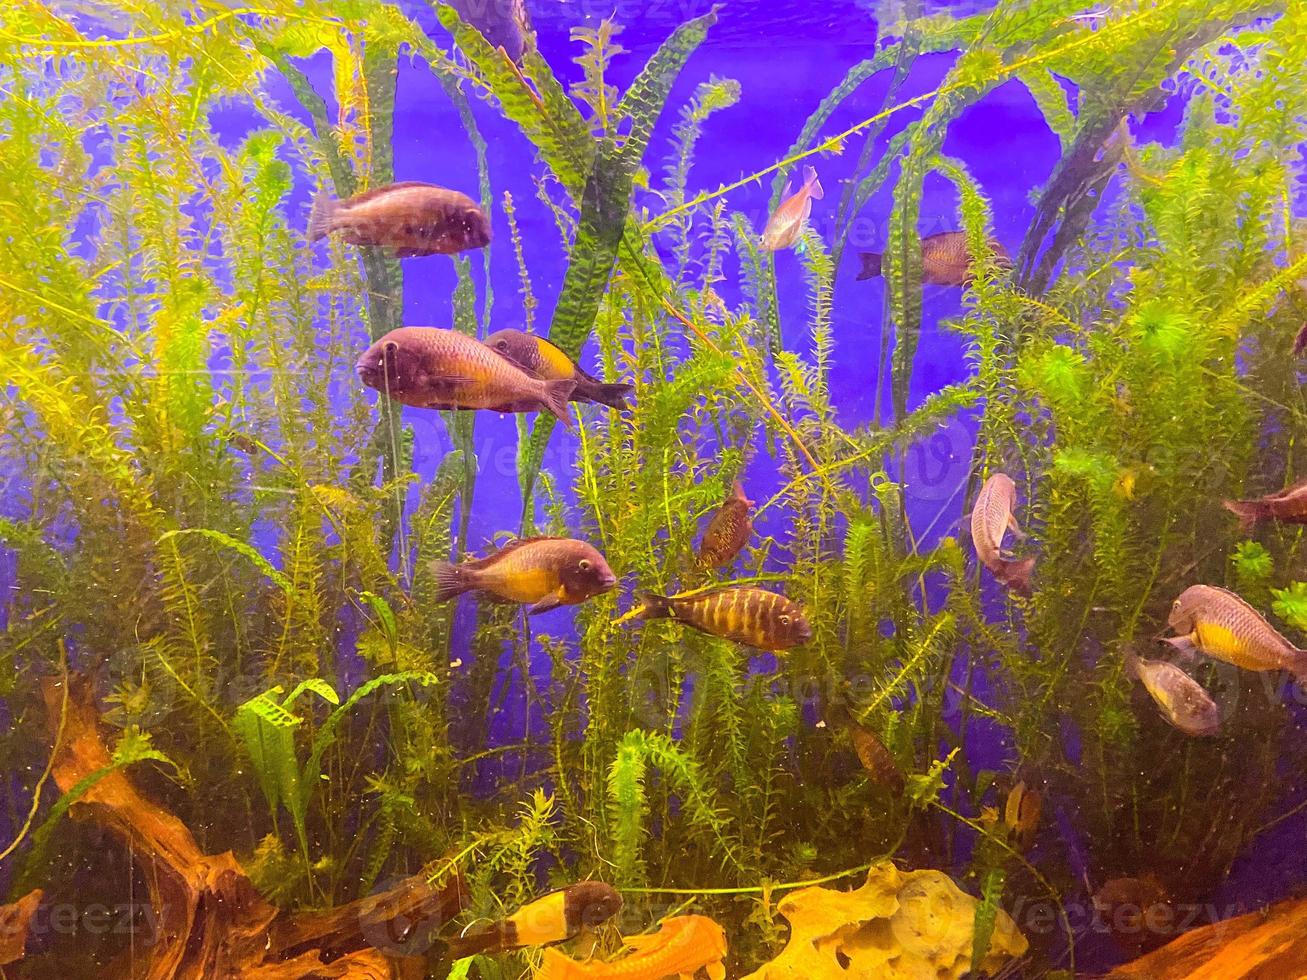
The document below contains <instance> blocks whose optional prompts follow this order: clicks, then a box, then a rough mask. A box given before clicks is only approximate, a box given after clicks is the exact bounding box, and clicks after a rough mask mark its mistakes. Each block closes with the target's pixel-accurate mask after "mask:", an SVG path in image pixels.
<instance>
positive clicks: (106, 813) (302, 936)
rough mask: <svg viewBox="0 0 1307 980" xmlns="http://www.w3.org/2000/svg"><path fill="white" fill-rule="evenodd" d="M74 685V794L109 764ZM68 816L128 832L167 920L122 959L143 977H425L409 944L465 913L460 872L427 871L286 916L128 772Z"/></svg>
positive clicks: (85, 695) (80, 689)
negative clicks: (205, 849) (437, 875)
mask: <svg viewBox="0 0 1307 980" xmlns="http://www.w3.org/2000/svg"><path fill="white" fill-rule="evenodd" d="M60 683H61V682H60V681H59V680H58V679H52V680H50V681H47V682H46V684H45V688H44V694H45V701H46V705H47V707H48V708H49V714H50V718H51V728H52V731H54V730H56V726H57V724H58V718H59V714H60V709H61V705H62V703H63V697H64V692H63V691H62V689H61V687H60ZM70 683H71V689H70V690H69V692H68V706H67V717H66V719H65V722H64V734H63V739H62V741H61V743H60V744H59V745H58V746H56V748H55V760H54V766H53V769H52V774H53V776H54V780H55V782H56V783H57V784H58V786H59V788H60V789H61V790H63V791H64V792H67V791H68V790H69V789H70V788H72V787H73V786H74V785H76V784H77V783H78V782H79V781H80V780H81V779H83V778H84V777H86V776H88V775H90V774H92V773H95V772H97V771H99V770H101V769H104V768H105V767H106V766H108V765H109V764H110V755H109V751H108V749H107V748H106V746H105V744H104V740H103V738H102V737H101V734H100V728H99V715H98V712H97V711H96V708H95V705H94V703H93V700H92V698H91V696H90V691H89V686H88V685H86V684H85V683H84V682H83V681H81V680H79V679H77V678H74V679H73V680H72V681H71V682H70ZM69 814H70V816H72V817H73V818H75V819H79V820H90V821H93V822H94V823H96V824H98V825H100V826H101V827H105V828H107V829H109V830H111V831H113V832H114V833H115V834H117V835H118V836H119V837H121V838H123V840H124V841H125V842H127V843H128V844H129V845H130V846H131V852H132V855H133V857H134V859H135V861H136V862H137V863H138V864H139V865H140V866H141V869H142V872H143V874H142V877H143V878H144V880H145V882H146V884H147V887H148V889H149V899H150V903H151V905H152V906H153V908H154V911H155V914H156V916H157V927H156V935H155V937H154V941H153V942H152V943H151V944H150V946H149V948H148V949H146V950H144V951H141V950H140V949H138V950H137V951H136V953H135V957H134V960H133V962H131V963H130V964H128V963H124V964H122V970H121V972H122V974H123V975H129V976H131V977H132V978H133V980H171V978H178V980H214V978H237V977H241V978H255V980H316V978H324V980H325V978H343V980H403V978H407V977H411V976H414V975H417V976H421V973H422V969H421V960H420V958H415V957H412V956H405V955H403V952H404V949H405V948H406V946H407V948H409V949H412V946H411V945H408V944H410V943H411V942H412V940H413V939H414V938H415V937H418V936H425V935H427V934H428V933H429V932H430V931H432V930H434V929H436V928H439V926H440V925H441V924H442V923H444V922H447V921H449V920H450V919H451V918H453V917H454V916H455V915H457V914H458V912H459V911H460V910H461V909H462V905H463V901H464V898H465V895H464V891H463V883H462V881H461V880H460V879H458V878H454V879H453V880H452V881H451V882H450V883H449V884H447V885H445V886H444V887H443V888H440V889H436V888H433V887H432V886H431V885H429V884H428V883H427V881H426V878H425V877H424V876H422V875H416V876H414V877H412V878H408V879H406V880H405V881H403V882H401V883H400V884H399V885H398V886H396V887H395V888H392V889H390V890H389V891H387V892H384V893H382V894H380V895H373V896H370V897H368V898H365V899H361V900H359V901H357V902H353V903H351V904H349V905H344V906H341V907H339V908H336V909H331V910H327V911H323V912H300V913H295V914H291V913H283V912H282V911H280V910H279V909H277V908H276V907H275V906H273V905H272V904H271V903H269V902H268V901H267V900H266V899H264V898H263V897H262V896H261V895H260V894H259V893H258V891H257V890H256V889H255V887H254V885H253V884H252V883H251V881H250V879H249V876H248V875H246V873H245V871H244V869H243V868H242V867H241V866H240V863H239V862H238V861H237V860H236V858H235V856H234V855H233V854H232V853H231V852H230V851H228V852H226V853H224V854H203V853H201V852H200V849H199V846H198V845H197V844H196V842H195V838H194V837H193V836H192V835H191V832H190V831H189V830H188V829H187V828H186V826H185V825H184V824H183V823H182V822H181V821H180V820H178V819H177V817H176V816H174V815H173V814H171V813H169V812H168V811H166V810H164V809H163V808H161V807H159V806H157V805H156V804H154V803H152V802H150V801H149V800H147V799H145V798H144V797H143V796H141V795H140V794H139V793H138V792H137V791H136V789H135V787H134V786H133V785H132V783H131V781H130V780H129V779H128V778H127V776H126V775H125V774H124V773H123V772H122V771H121V770H120V771H116V772H113V773H110V774H109V775H107V776H104V777H103V778H101V779H100V780H99V781H98V782H96V783H95V784H94V785H93V786H92V787H91V788H90V789H89V790H88V791H87V792H86V794H85V795H84V796H82V798H81V799H80V800H79V801H78V802H77V803H75V804H74V805H73V806H72V808H71V809H70V810H69ZM29 897H30V896H29ZM25 901H26V900H25ZM33 907H34V906H33ZM29 914H30V913H29ZM0 935H2V934H0ZM377 947H381V948H380V949H378V948H377ZM4 948H5V947H3V946H0V950H3V949H4ZM0 962H3V957H0Z"/></svg>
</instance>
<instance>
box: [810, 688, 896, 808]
mask: <svg viewBox="0 0 1307 980" xmlns="http://www.w3.org/2000/svg"><path fill="white" fill-rule="evenodd" d="M826 713H827V716H828V717H829V718H830V720H831V723H832V724H835V725H839V726H840V727H841V728H843V729H844V730H845V731H846V732H848V733H849V741H851V742H852V743H853V751H854V753H855V754H856V755H857V757H858V761H859V762H860V763H862V768H863V769H864V770H865V771H866V773H867V775H868V776H869V777H870V778H871V781H872V782H873V783H875V784H876V785H877V786H883V787H884V788H885V789H888V790H889V791H890V792H891V793H893V794H894V795H895V796H901V795H902V794H903V790H904V788H905V787H906V785H907V781H906V780H905V779H904V777H903V770H902V769H900V768H899V764H898V763H897V762H896V761H894V754H893V753H892V752H890V750H889V749H888V748H886V746H885V743H884V742H882V741H881V740H880V739H879V738H878V737H877V736H876V734H875V733H874V732H872V731H871V730H870V729H869V728H867V727H866V726H865V725H862V724H859V722H858V720H857V719H856V718H855V717H853V712H852V711H850V710H849V707H848V705H847V704H845V703H844V702H843V701H838V700H832V701H831V703H830V705H829V707H828V708H827V712H826Z"/></svg>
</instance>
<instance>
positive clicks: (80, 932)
mask: <svg viewBox="0 0 1307 980" xmlns="http://www.w3.org/2000/svg"><path fill="white" fill-rule="evenodd" d="M162 915H163V913H162V911H161V910H160V909H156V908H155V907H154V906H153V905H151V904H150V903H149V902H116V903H113V904H105V903H103V902H87V903H86V904H84V905H83V904H80V903H77V902H51V903H49V904H44V905H42V906H41V908H40V910H39V911H38V912H37V914H36V916H35V917H34V918H33V919H32V921H31V922H30V923H29V924H28V928H27V935H28V936H29V937H33V936H36V937H40V936H60V937H64V936H72V937H87V936H131V937H132V941H133V942H134V943H137V944H144V945H149V944H151V943H153V942H154V941H155V940H156V939H158V938H159V920H160V918H162ZM10 938H12V937H10V936H8V935H6V933H5V931H4V926H3V925H0V944H3V942H4V941H5V940H6V939H10Z"/></svg>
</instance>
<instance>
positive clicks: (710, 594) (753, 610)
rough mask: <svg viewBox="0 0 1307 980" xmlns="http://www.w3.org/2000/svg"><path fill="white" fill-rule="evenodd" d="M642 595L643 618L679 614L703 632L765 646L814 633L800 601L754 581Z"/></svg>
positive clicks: (783, 646)
mask: <svg viewBox="0 0 1307 980" xmlns="http://www.w3.org/2000/svg"><path fill="white" fill-rule="evenodd" d="M640 600H641V603H642V606H641V608H640V611H639V613H638V616H639V618H640V619H674V620H676V621H677V622H678V623H684V624H685V625H686V626H689V627H691V628H692V629H696V630H698V631H699V632H700V633H707V634H708V635H710V636H720V637H721V638H722V639H724V640H734V641H735V642H736V643H747V644H748V645H749V646H754V647H757V648H758V649H760V650H773V651H776V650H788V649H790V648H791V647H796V646H799V645H801V644H804V643H807V642H808V641H809V640H810V639H812V627H811V626H809V625H808V618H807V616H806V615H805V614H804V611H803V607H802V606H801V605H799V604H798V603H797V602H794V601H793V600H791V599H787V598H786V597H785V596H783V595H778V594H777V593H775V592H768V591H767V590H766V589H755V588H754V587H752V586H749V585H739V586H726V587H724V588H720V589H713V590H711V591H707V592H696V593H693V594H691V595H686V596H662V595H656V594H654V593H652V592H645V593H642V594H641V596H640Z"/></svg>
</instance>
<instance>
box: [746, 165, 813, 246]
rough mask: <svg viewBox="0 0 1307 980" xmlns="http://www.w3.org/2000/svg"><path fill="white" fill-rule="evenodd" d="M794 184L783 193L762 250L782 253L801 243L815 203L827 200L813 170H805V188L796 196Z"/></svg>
mask: <svg viewBox="0 0 1307 980" xmlns="http://www.w3.org/2000/svg"><path fill="white" fill-rule="evenodd" d="M791 186H792V184H790V183H787V184H786V185H785V190H784V191H782V192H781V195H782V196H781V203H780V204H779V205H778V206H777V208H776V210H775V211H774V212H772V216H771V217H770V218H768V219H767V227H766V228H764V229H763V232H762V247H763V248H764V249H765V250H766V251H768V252H779V251H780V250H781V249H785V248H790V247H791V246H792V245H793V244H794V243H795V242H797V241H798V240H799V234H800V233H801V232H802V231H803V224H804V222H805V221H807V220H808V215H809V214H811V213H812V202H813V201H820V200H821V199H822V197H824V196H825V193H826V192H825V191H823V190H822V189H821V181H819V180H818V179H817V171H815V170H813V169H812V167H804V168H803V186H802V187H800V188H799V189H798V190H797V191H795V192H794V193H793V194H791V193H790V190H791Z"/></svg>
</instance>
